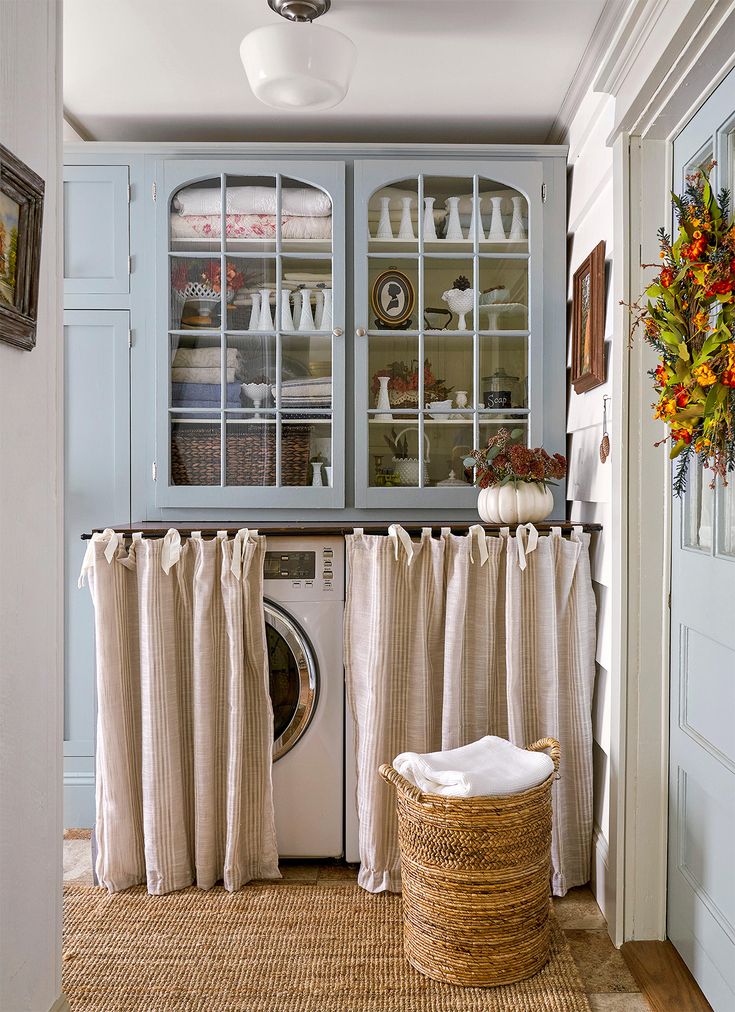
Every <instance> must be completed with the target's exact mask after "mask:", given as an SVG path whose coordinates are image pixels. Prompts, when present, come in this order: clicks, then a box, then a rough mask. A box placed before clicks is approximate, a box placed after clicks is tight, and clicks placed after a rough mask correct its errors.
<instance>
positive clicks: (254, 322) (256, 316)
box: [248, 292, 260, 330]
mask: <svg viewBox="0 0 735 1012" xmlns="http://www.w3.org/2000/svg"><path fill="white" fill-rule="evenodd" d="M250 298H251V299H252V302H253V308H252V310H251V312H250V323H249V324H248V330H257V329H258V322H259V320H260V296H259V295H258V293H257V292H253V294H252V295H251V296H250Z"/></svg>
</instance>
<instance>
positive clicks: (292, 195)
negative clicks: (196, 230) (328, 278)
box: [173, 186, 332, 218]
mask: <svg viewBox="0 0 735 1012" xmlns="http://www.w3.org/2000/svg"><path fill="white" fill-rule="evenodd" d="M221 200H222V198H221V191H220V188H219V187H218V186H215V187H205V186H187V187H186V188H185V189H183V190H179V192H178V193H177V194H176V196H175V197H174V200H173V206H174V208H175V210H176V211H178V213H179V214H181V215H192V214H220V213H221V207H222V203H221ZM275 213H276V189H275V187H272V186H228V187H227V214H275ZM281 213H282V214H288V215H296V216H299V217H301V216H303V217H311V218H325V217H327V216H328V215H330V214H331V213H332V201H331V199H330V197H329V194H328V193H325V192H324V190H317V189H314V188H312V187H294V188H289V187H286V186H284V187H283V188H282V190H281Z"/></svg>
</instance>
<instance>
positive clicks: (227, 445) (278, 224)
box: [156, 161, 344, 508]
mask: <svg viewBox="0 0 735 1012" xmlns="http://www.w3.org/2000/svg"><path fill="white" fill-rule="evenodd" d="M162 183H163V185H162ZM343 194H344V168H343V165H342V164H341V163H317V164H304V163H289V164H288V165H286V164H280V165H278V166H274V165H273V164H272V163H267V164H266V163H254V162H250V161H248V162H228V163H224V164H223V163H217V164H216V171H212V163H192V162H182V161H172V162H164V163H161V164H160V166H159V168H158V170H157V179H156V204H157V223H158V225H157V227H158V246H159V257H158V261H159V262H158V275H157V277H158V285H157V288H158V315H157V332H156V341H157V349H158V350H157V396H158V404H159V411H158V422H157V446H156V458H157V459H156V466H157V471H158V474H157V477H156V483H157V484H156V489H157V492H156V501H157V505H159V506H203V507H206V506H209V505H216V506H231V507H258V506H261V507H262V506H278V507H283V508H288V507H293V506H298V507H309V506H340V505H342V504H343V486H344V466H343V459H344V453H343V450H342V445H343V437H342V430H343V418H344V403H343V388H344V384H343V382H342V377H343V373H344V341H343V329H344V291H343V284H344V282H343V278H344V269H343V261H344V238H343V237H344V207H343V200H344V197H343Z"/></svg>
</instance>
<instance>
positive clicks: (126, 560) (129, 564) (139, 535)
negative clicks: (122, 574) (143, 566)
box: [117, 531, 143, 569]
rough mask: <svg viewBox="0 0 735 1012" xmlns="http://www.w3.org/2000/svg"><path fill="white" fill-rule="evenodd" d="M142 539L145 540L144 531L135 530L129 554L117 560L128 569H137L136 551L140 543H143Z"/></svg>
mask: <svg viewBox="0 0 735 1012" xmlns="http://www.w3.org/2000/svg"><path fill="white" fill-rule="evenodd" d="M142 540H143V532H142V531H135V532H134V533H133V535H132V540H131V542H130V548H129V549H128V554H127V555H124V556H122V557H121V558H119V559H118V560H117V561H118V562H119V563H120V565H121V566H125V568H126V569H135V565H136V552H137V549H138V545H139V544H140V543H141V541H142Z"/></svg>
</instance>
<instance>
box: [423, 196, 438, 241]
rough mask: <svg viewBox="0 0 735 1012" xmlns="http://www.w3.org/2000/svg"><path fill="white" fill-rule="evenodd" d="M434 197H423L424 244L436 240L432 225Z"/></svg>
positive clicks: (434, 227) (434, 228)
mask: <svg viewBox="0 0 735 1012" xmlns="http://www.w3.org/2000/svg"><path fill="white" fill-rule="evenodd" d="M435 199H436V198H435V197H424V242H427V241H429V240H432V239H436V238H437V234H436V225H435V224H434V201H435Z"/></svg>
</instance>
